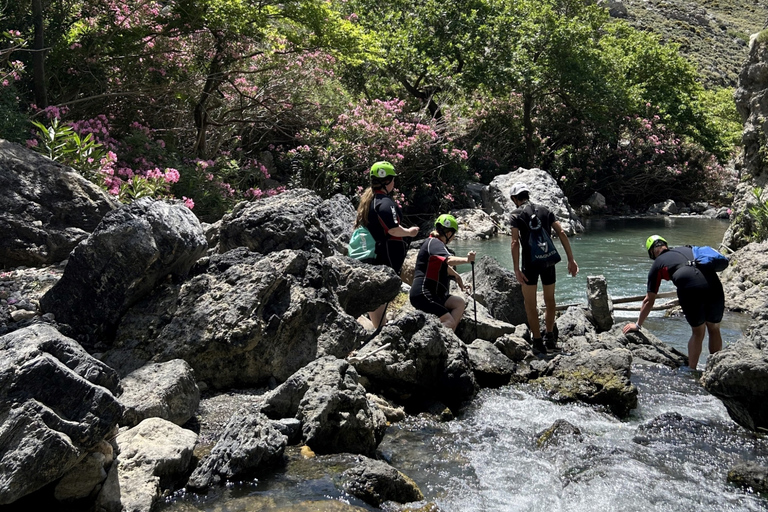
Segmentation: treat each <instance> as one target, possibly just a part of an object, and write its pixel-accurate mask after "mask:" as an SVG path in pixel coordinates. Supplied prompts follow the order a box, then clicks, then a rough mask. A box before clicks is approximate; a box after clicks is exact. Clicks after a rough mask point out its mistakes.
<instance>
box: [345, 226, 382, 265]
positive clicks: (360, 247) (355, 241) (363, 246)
mask: <svg viewBox="0 0 768 512" xmlns="http://www.w3.org/2000/svg"><path fill="white" fill-rule="evenodd" d="M347 256H349V257H350V258H354V259H356V260H367V259H372V258H376V240H374V239H373V235H372V234H371V232H370V231H368V228H366V227H365V226H360V227H359V228H357V229H356V230H354V231H353V232H352V237H351V238H350V239H349V244H348V245H347Z"/></svg>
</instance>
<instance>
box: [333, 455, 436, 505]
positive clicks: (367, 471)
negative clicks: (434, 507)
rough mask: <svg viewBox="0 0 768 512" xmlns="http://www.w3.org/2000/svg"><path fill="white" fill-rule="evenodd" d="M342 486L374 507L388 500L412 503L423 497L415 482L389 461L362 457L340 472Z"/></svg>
mask: <svg viewBox="0 0 768 512" xmlns="http://www.w3.org/2000/svg"><path fill="white" fill-rule="evenodd" d="M341 486H342V488H343V489H344V490H345V491H347V492H348V493H349V494H351V495H353V496H356V497H358V498H360V499H361V500H363V501H364V502H366V503H368V504H369V505H371V506H373V507H378V506H380V505H381V504H382V503H384V502H385V501H394V502H397V503H410V502H413V501H421V500H423V499H424V495H423V494H422V492H421V490H420V489H419V487H418V486H417V485H416V482H414V481H413V480H411V479H410V478H408V477H407V476H405V475H404V474H403V473H401V472H400V471H398V470H397V469H395V468H393V467H392V466H390V465H389V464H387V463H386V462H383V461H380V460H373V459H369V458H368V457H359V459H358V463H357V464H355V465H354V466H353V467H351V468H349V469H347V470H346V471H344V472H343V473H342V474H341Z"/></svg>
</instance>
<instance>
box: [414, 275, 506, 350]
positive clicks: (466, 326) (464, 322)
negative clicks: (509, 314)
mask: <svg viewBox="0 0 768 512" xmlns="http://www.w3.org/2000/svg"><path fill="white" fill-rule="evenodd" d="M462 279H467V278H466V277H465V276H463V275H462ZM464 282H465V283H466V282H467V281H466V280H465V281H464ZM451 295H457V296H459V297H462V296H466V295H464V292H460V291H458V290H455V291H454V290H452V291H451ZM466 297H467V299H466V301H467V307H466V309H465V310H464V316H463V317H462V319H461V321H460V322H459V325H458V326H457V327H456V336H458V337H459V339H460V340H461V341H463V342H464V343H467V344H469V343H472V341H473V340H475V339H478V338H479V339H482V340H486V341H490V342H494V341H496V340H497V339H498V338H500V337H501V336H504V335H506V334H511V333H514V332H515V329H516V327H515V326H514V325H512V324H510V323H507V322H503V321H501V320H498V319H496V318H494V317H493V316H491V314H490V313H489V312H488V308H486V307H485V306H484V305H483V304H482V303H480V302H479V301H476V300H474V299H472V297H471V296H466ZM475 310H477V312H475ZM413 311H415V308H414V309H413ZM475 318H477V322H475Z"/></svg>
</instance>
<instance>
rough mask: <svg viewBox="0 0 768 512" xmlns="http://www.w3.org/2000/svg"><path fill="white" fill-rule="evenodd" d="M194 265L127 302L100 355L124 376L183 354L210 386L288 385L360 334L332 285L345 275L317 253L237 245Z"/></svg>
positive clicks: (341, 353) (349, 345) (383, 297)
mask: <svg viewBox="0 0 768 512" xmlns="http://www.w3.org/2000/svg"><path fill="white" fill-rule="evenodd" d="M382 268H383V267H381V268H380V267H375V266H370V270H371V271H372V272H376V271H379V270H381V269H382ZM197 271H198V272H199V274H198V275H195V276H194V277H192V278H191V279H189V280H188V281H186V282H184V283H183V284H174V283H169V284H166V285H164V286H162V287H160V288H158V289H157V290H156V291H155V293H153V294H152V296H151V297H148V298H147V299H145V300H144V301H142V302H141V303H139V304H137V305H136V306H135V307H134V308H132V309H131V310H130V311H129V312H128V313H127V314H126V315H125V318H124V319H123V321H122V322H121V323H120V325H119V328H118V330H117V335H116V340H115V348H114V349H112V350H110V351H108V352H106V353H105V355H104V357H103V360H104V361H105V362H107V364H109V365H110V366H112V367H113V368H115V369H117V370H118V371H119V372H120V373H121V375H127V374H128V373H130V372H132V371H133V370H135V369H137V368H139V367H141V366H143V365H144V364H145V363H146V362H147V361H152V362H164V361H169V360H171V359H184V360H185V361H186V362H187V363H189V365H190V366H191V367H192V368H193V369H194V372H195V378H196V379H198V381H204V382H205V383H206V384H207V385H208V386H210V387H211V388H214V389H226V388H229V387H249V386H259V385H263V384H266V383H267V382H269V380H270V379H275V380H276V381H277V382H284V381H285V380H286V379H288V378H289V377H290V376H291V375H292V374H293V373H295V372H296V371H297V370H299V369H300V368H302V367H304V366H306V365H307V364H308V363H310V362H311V361H314V360H315V359H317V358H319V357H322V356H325V355H333V356H336V357H345V356H346V355H347V354H349V352H351V351H352V350H353V349H354V348H355V347H356V346H358V344H359V342H360V340H362V339H363V338H364V337H365V330H364V329H363V327H362V326H361V325H360V324H358V323H357V322H356V321H355V319H354V318H353V317H352V316H350V315H348V314H347V313H345V312H344V311H343V309H342V307H341V305H340V304H339V301H338V298H337V296H336V295H335V293H334V292H333V290H332V289H331V288H330V287H329V286H328V283H330V282H337V283H338V282H341V281H342V280H341V278H340V277H339V276H337V275H335V272H336V271H335V265H334V264H333V263H332V262H328V261H326V260H325V259H324V258H322V257H321V256H320V255H318V254H316V253H315V254H311V253H307V252H303V251H292V250H285V251H281V252H275V253H271V254H269V255H266V256H264V255H261V254H258V253H254V252H250V251H249V250H247V249H245V248H242V247H241V248H238V249H234V250H232V251H230V252H227V253H225V254H220V255H214V256H211V257H210V259H209V260H208V261H207V263H206V264H205V265H204V266H203V265H201V266H200V267H199V268H198V269H197ZM390 273H391V276H390V278H391V279H393V280H397V277H396V276H395V275H394V273H393V272H391V271H390ZM331 276H335V277H331ZM392 298H394V295H393V296H391V297H390V296H387V295H384V291H382V292H381V293H380V294H379V295H378V299H379V300H381V301H386V300H390V299H392Z"/></svg>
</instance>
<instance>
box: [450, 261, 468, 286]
mask: <svg viewBox="0 0 768 512" xmlns="http://www.w3.org/2000/svg"><path fill="white" fill-rule="evenodd" d="M461 259H464V258H461ZM448 276H449V277H453V278H454V279H456V284H457V285H458V286H459V289H460V290H464V291H465V292H471V291H472V288H471V287H470V286H469V285H465V284H464V281H463V280H462V279H461V276H460V275H459V273H458V272H456V270H455V269H454V268H453V267H452V266H450V265H448Z"/></svg>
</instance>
